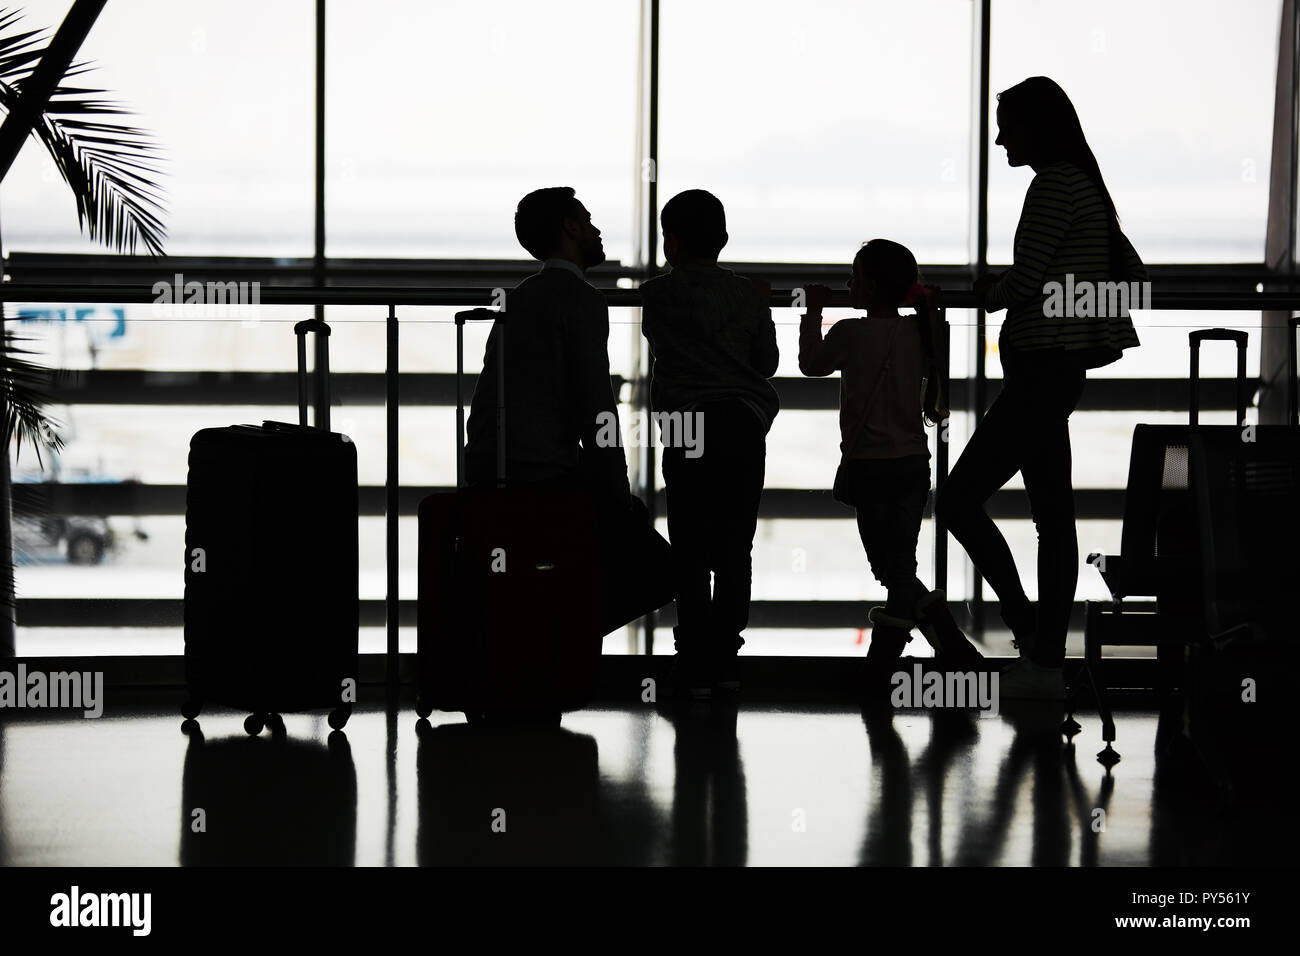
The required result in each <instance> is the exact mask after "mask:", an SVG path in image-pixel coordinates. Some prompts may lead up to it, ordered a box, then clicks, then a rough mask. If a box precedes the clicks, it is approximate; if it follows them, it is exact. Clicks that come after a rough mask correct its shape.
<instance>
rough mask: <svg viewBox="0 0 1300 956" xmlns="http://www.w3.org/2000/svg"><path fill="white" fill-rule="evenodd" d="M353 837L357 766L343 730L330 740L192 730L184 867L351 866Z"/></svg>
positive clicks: (184, 799) (184, 802) (185, 785)
mask: <svg viewBox="0 0 1300 956" xmlns="http://www.w3.org/2000/svg"><path fill="white" fill-rule="evenodd" d="M196 810H201V811H202V813H201V814H197V813H196V812H195V811H196ZM200 823H201V828H200ZM356 842H357V773H356V768H355V767H354V766H353V763H352V754H351V751H350V748H349V746H348V741H347V738H346V737H345V736H344V735H343V734H341V733H335V734H330V736H329V744H328V747H327V746H326V745H324V744H321V743H317V742H315V741H311V742H306V741H299V740H291V739H289V738H287V737H285V736H283V735H282V734H274V735H272V736H271V737H270V739H266V738H262V739H259V740H250V739H249V738H247V737H233V738H227V739H225V740H215V741H209V742H205V741H204V740H203V735H202V733H201V732H199V731H198V730H197V729H196V730H194V731H192V732H191V734H190V742H189V747H188V749H187V750H186V752H185V770H184V777H183V780H182V784H181V851H180V852H181V860H180V861H181V865H182V866H352V865H353V863H354V862H355V857H356Z"/></svg>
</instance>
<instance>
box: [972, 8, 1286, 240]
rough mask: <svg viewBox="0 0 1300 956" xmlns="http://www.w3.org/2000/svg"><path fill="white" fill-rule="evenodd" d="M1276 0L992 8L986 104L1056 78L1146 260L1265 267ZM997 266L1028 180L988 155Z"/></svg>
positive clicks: (1001, 158) (1025, 172)
mask: <svg viewBox="0 0 1300 956" xmlns="http://www.w3.org/2000/svg"><path fill="white" fill-rule="evenodd" d="M1280 10H1281V4H1280V3H1279V2H1278V0H1245V2H1243V3H1238V4H1234V5H1232V6H1231V7H1227V6H1224V5H1223V4H1221V3H1217V2H1215V0H1183V2H1173V0H1158V2H1157V0H1144V2H1142V3H1132V2H1126V0H1095V2H1090V3H1088V4H1079V3H1074V2H1072V0H996V2H995V3H994V4H993V15H992V52H991V61H990V93H991V94H992V95H993V96H994V97H996V95H997V94H998V93H999V92H1001V91H1002V90H1005V89H1007V88H1008V87H1010V86H1014V85H1015V84H1016V83H1019V82H1020V81H1021V80H1023V79H1025V78H1026V77H1029V76H1040V75H1042V76H1049V77H1051V78H1052V79H1054V80H1056V82H1057V83H1059V84H1060V85H1061V87H1062V88H1063V89H1064V90H1065V92H1066V94H1067V95H1068V96H1069V97H1070V99H1071V101H1072V102H1073V103H1074V107H1075V109H1076V110H1077V111H1078V113H1079V120H1080V122H1081V123H1082V124H1083V130H1084V134H1085V135H1086V136H1087V137H1088V142H1089V145H1090V146H1091V147H1092V150H1093V153H1094V154H1095V155H1096V157H1097V163H1098V165H1099V166H1100V167H1101V171H1102V175H1103V177H1105V180H1106V185H1107V188H1108V189H1109V191H1110V193H1111V196H1112V197H1113V198H1114V200H1115V205H1116V207H1117V209H1118V210H1119V215H1120V218H1121V220H1122V221H1123V224H1124V229H1125V232H1126V233H1127V234H1128V236H1129V238H1130V239H1132V240H1133V244H1134V246H1135V247H1136V248H1137V250H1138V252H1139V253H1140V254H1141V255H1142V257H1143V258H1144V259H1145V260H1146V261H1147V262H1261V261H1262V260H1263V258H1264V225H1265V219H1266V216H1267V211H1268V182H1269V155H1270V150H1271V142H1272V132H1273V88H1274V82H1275V78H1276V74H1277V37H1278V23H1279V19H1280ZM989 109H990V119H989V122H990V134H989V151H990V156H989V219H990V221H989V260H990V261H991V262H1010V261H1011V240H1012V235H1013V234H1014V232H1015V225H1016V219H1017V217H1018V216H1019V214H1020V206H1021V203H1022V202H1023V200H1024V193H1025V188H1026V186H1028V184H1029V180H1030V178H1031V177H1032V175H1033V173H1032V171H1031V170H1030V169H1028V168H1027V167H1024V168H1018V169H1010V168H1008V167H1007V164H1006V154H1005V153H1004V151H1003V150H1002V148H1001V147H1000V146H994V145H993V139H994V138H995V136H996V124H994V123H993V117H992V110H994V109H996V99H994V100H993V101H992V102H991V103H990V107H989Z"/></svg>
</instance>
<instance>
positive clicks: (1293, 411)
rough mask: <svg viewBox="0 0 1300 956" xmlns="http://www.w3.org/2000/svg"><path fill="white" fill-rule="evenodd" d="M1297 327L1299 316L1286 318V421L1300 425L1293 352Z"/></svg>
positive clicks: (1299, 321)
mask: <svg viewBox="0 0 1300 956" xmlns="http://www.w3.org/2000/svg"><path fill="white" fill-rule="evenodd" d="M1297 327H1300V317H1298V316H1292V317H1291V318H1289V319H1287V320H1286V371H1287V378H1286V399H1287V401H1286V404H1287V421H1288V422H1289V423H1290V424H1292V425H1300V383H1298V382H1297V381H1296V373H1297V371H1300V369H1297V368H1296V354H1295V353H1296V347H1295V333H1296V328H1297Z"/></svg>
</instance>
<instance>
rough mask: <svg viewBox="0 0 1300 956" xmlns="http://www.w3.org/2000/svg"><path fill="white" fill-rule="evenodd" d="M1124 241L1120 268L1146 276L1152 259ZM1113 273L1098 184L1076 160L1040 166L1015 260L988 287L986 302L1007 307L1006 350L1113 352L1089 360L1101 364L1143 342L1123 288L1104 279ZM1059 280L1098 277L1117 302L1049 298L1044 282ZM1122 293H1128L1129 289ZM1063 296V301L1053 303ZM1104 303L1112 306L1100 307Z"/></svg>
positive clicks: (1102, 290)
mask: <svg viewBox="0 0 1300 956" xmlns="http://www.w3.org/2000/svg"><path fill="white" fill-rule="evenodd" d="M1122 246H1123V249H1124V255H1125V259H1126V261H1125V267H1126V268H1125V269H1124V270H1120V269H1116V270H1114V273H1119V275H1120V276H1121V277H1122V276H1123V274H1124V272H1125V271H1127V273H1128V279H1129V280H1130V281H1132V282H1144V281H1146V279H1147V271H1146V267H1145V266H1144V265H1143V264H1142V260H1141V258H1139V256H1138V254H1137V252H1136V251H1135V250H1134V248H1133V245H1132V244H1131V243H1130V242H1129V241H1128V238H1127V237H1122ZM1114 273H1113V272H1112V270H1111V269H1110V225H1109V217H1108V215H1107V213H1106V204H1105V201H1104V200H1103V199H1102V195H1101V192H1100V191H1099V190H1098V189H1097V187H1096V185H1094V184H1093V182H1092V180H1091V179H1089V178H1088V176H1087V174H1086V173H1084V171H1083V170H1081V169H1080V168H1079V167H1078V166H1075V165H1074V164H1073V163H1068V162H1060V163H1054V164H1052V165H1051V166H1046V167H1044V168H1043V169H1041V170H1039V172H1038V175H1036V176H1035V177H1034V179H1033V182H1031V183H1030V184H1029V191H1028V193H1027V194H1026V195H1025V205H1024V209H1023V210H1022V211H1021V213H1020V224H1019V225H1018V226H1017V227H1016V238H1015V263H1014V265H1012V267H1011V268H1010V269H1008V270H1007V271H1006V272H1004V273H1003V274H1002V276H1001V278H1000V279H999V280H998V281H997V282H996V283H994V284H993V285H992V286H990V287H989V289H988V291H987V292H986V294H985V300H984V307H985V308H986V309H989V310H990V311H997V310H999V309H1003V308H1005V309H1007V318H1006V321H1005V323H1003V326H1002V331H1001V333H1000V334H999V336H998V346H999V348H1000V350H1002V351H1003V352H1006V351H1015V352H1028V351H1037V350H1040V349H1053V350H1056V351H1058V352H1062V351H1064V352H1076V351H1079V352H1085V351H1086V353H1088V354H1090V355H1093V356H1096V355H1107V354H1108V355H1109V357H1108V358H1099V359H1096V361H1095V362H1088V364H1102V363H1104V362H1105V361H1110V360H1113V359H1114V358H1117V357H1118V356H1119V352H1120V351H1121V350H1123V349H1127V348H1131V347H1133V346H1135V345H1138V344H1139V343H1138V337H1137V332H1136V331H1135V330H1134V328H1133V321H1132V319H1131V318H1130V317H1129V314H1128V309H1127V308H1125V307H1120V308H1114V307H1113V304H1114V303H1115V302H1116V300H1117V299H1119V298H1120V297H1119V296H1118V295H1117V294H1116V293H1117V290H1116V288H1115V287H1114V286H1103V285H1102V283H1109V282H1111V281H1112V276H1113V275H1114ZM1053 282H1056V283H1060V285H1061V288H1062V290H1065V289H1066V288H1067V286H1068V288H1070V289H1072V290H1080V289H1084V288H1086V287H1087V286H1086V283H1094V286H1093V289H1094V292H1093V295H1094V297H1095V299H1094V301H1103V302H1104V301H1109V302H1110V303H1111V304H1112V307H1111V308H1107V309H1099V308H1095V307H1094V308H1093V309H1092V310H1091V311H1092V313H1093V314H1091V315H1076V314H1074V313H1075V312H1083V311H1089V310H1087V309H1076V308H1075V301H1074V297H1073V296H1070V297H1066V296H1064V295H1062V296H1060V297H1058V298H1057V299H1056V300H1055V303H1048V299H1049V296H1048V293H1047V292H1046V291H1045V287H1048V284H1049V283H1053ZM1139 288H1140V287H1139ZM1148 288H1149V287H1148ZM1134 291H1136V290H1134ZM1123 301H1124V302H1127V301H1129V298H1128V296H1127V291H1126V294H1125V296H1124V298H1123ZM1045 303H1048V308H1047V309H1046V310H1045V309H1044V304H1045ZM1062 304H1063V305H1064V308H1054V307H1053V306H1054V305H1058V306H1059V305H1062ZM1134 304H1135V305H1136V304H1138V303H1134ZM1098 311H1101V312H1105V313H1113V314H1104V315H1097V314H1096V313H1097V312H1098Z"/></svg>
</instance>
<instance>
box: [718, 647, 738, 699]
mask: <svg viewBox="0 0 1300 956" xmlns="http://www.w3.org/2000/svg"><path fill="white" fill-rule="evenodd" d="M714 680H715V686H716V687H717V689H718V692H719V693H722V694H733V695H734V694H739V693H740V658H739V656H737V655H735V654H727V655H726V656H724V657H722V658H721V659H720V660H719V661H718V662H717V665H716V666H715V668H714Z"/></svg>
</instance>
